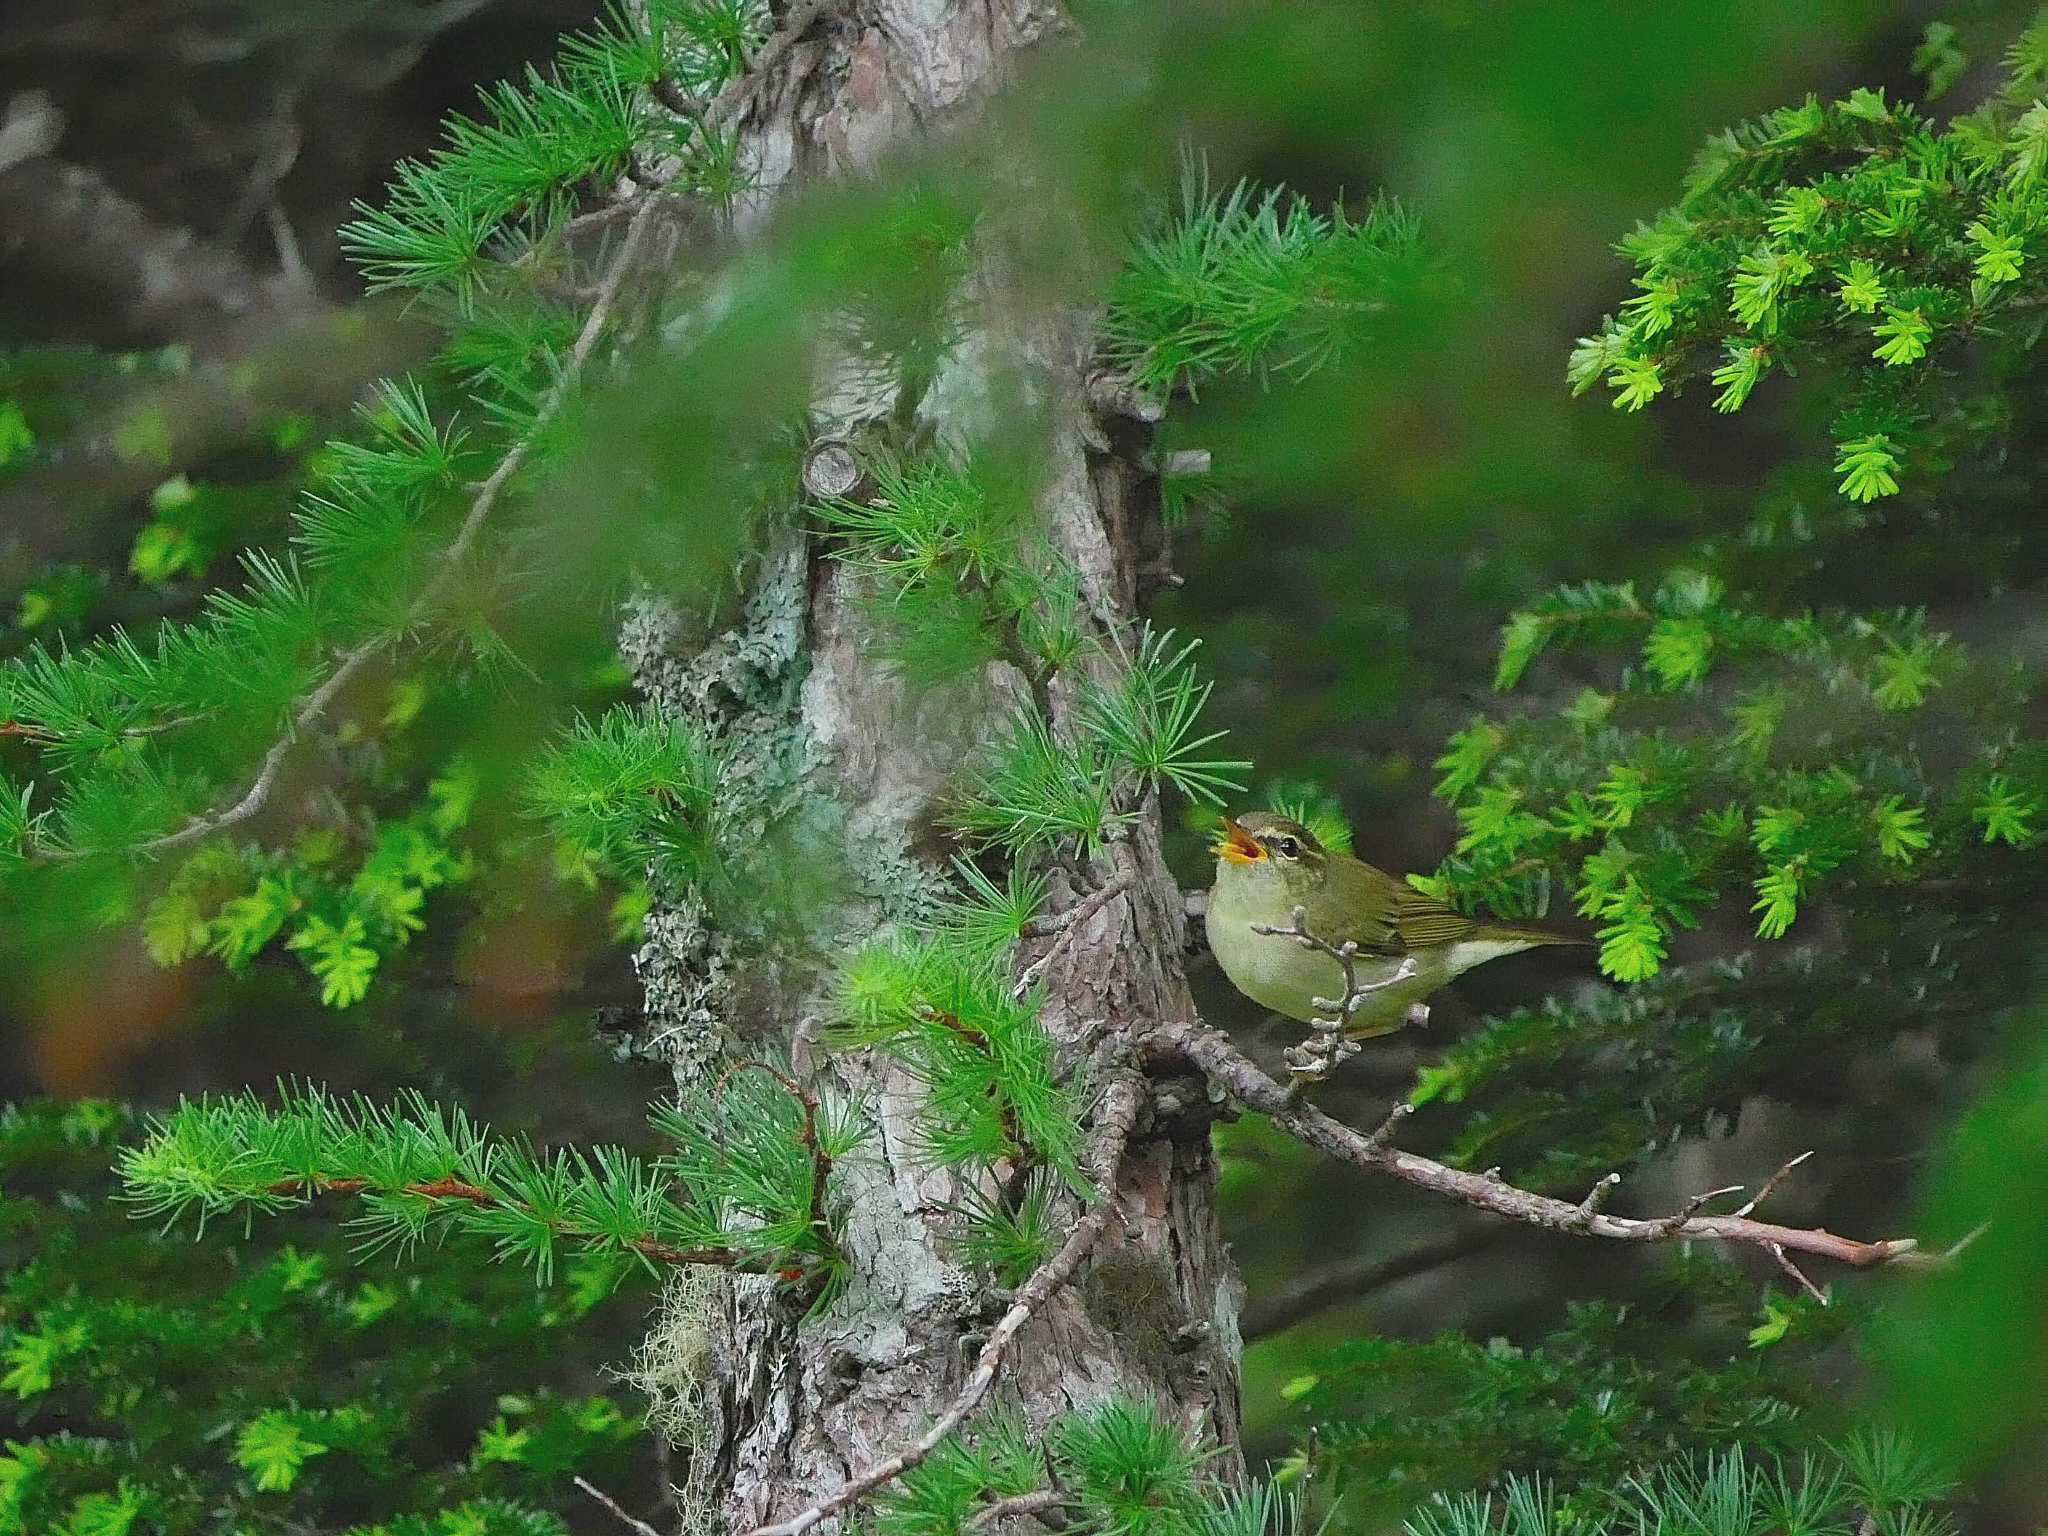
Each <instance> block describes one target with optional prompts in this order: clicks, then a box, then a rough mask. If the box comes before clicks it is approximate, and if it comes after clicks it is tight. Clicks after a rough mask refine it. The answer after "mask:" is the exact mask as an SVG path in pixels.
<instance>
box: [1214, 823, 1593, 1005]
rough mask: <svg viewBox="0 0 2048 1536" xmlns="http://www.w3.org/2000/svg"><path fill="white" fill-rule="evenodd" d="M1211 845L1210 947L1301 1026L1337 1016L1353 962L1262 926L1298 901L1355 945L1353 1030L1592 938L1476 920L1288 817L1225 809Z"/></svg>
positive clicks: (1309, 922) (1318, 923) (1336, 942)
mask: <svg viewBox="0 0 2048 1536" xmlns="http://www.w3.org/2000/svg"><path fill="white" fill-rule="evenodd" d="M1213 851H1214V853H1215V854H1216V884H1215V885H1214V886H1213V887H1212V888H1211V889H1210V891H1209V908H1208V917H1207V922H1208V930H1209V947H1210V948H1211V949H1213V950H1214V951H1215V952H1216V959H1217V961H1218V963H1220V964H1221V965H1222V967H1223V974H1224V975H1226V976H1228V977H1229V978H1230V982H1231V985H1232V986H1234V987H1236V988H1237V990H1238V991H1240V992H1242V993H1244V995H1245V996H1246V997H1249V998H1250V999H1251V1000H1252V1001H1253V1002H1255V1003H1260V1004H1263V1005H1264V1006H1265V1007H1268V1008H1271V1009H1272V1010H1273V1011H1274V1012H1276V1013H1282V1014H1285V1015H1286V1016H1287V1017H1288V1018H1290V1019H1299V1020H1301V1021H1302V1022H1303V1023H1307V1022H1309V1021H1311V1020H1313V1019H1315V1018H1317V1017H1318V1016H1319V1015H1321V1016H1328V1015H1329V1013H1330V1010H1328V1009H1319V1008H1317V1007H1316V1002H1315V1000H1316V999H1317V998H1325V999H1332V1000H1334V999H1339V998H1342V997H1343V995H1344V970H1343V967H1342V965H1341V964H1340V963H1339V962H1338V961H1337V960H1336V958H1335V957H1333V956H1331V955H1328V954H1324V953H1323V952H1322V951H1320V950H1317V949H1313V948H1310V947H1307V946H1305V945H1303V944H1302V943H1301V942H1300V941H1299V940H1298V939H1295V938H1293V937H1291V936H1289V935H1288V934H1287V933H1285V932H1284V931H1283V932H1281V933H1259V932H1257V931H1255V929H1256V928H1257V927H1268V928H1278V929H1282V930H1285V929H1289V928H1291V927H1293V925H1294V909H1295V908H1296V907H1300V908H1301V909H1302V910H1303V913H1304V917H1303V921H1302V927H1303V928H1304V929H1305V930H1306V931H1307V932H1308V933H1311V934H1313V935H1315V937H1316V938H1318V939H1321V940H1322V941H1323V942H1324V943H1326V944H1329V945H1331V946H1333V947H1341V946H1343V945H1344V944H1346V943H1352V944H1356V945H1357V946H1358V955H1357V959H1356V961H1355V962H1354V966H1355V973H1356V976H1357V979H1358V982H1359V985H1360V988H1361V990H1363V989H1364V988H1367V987H1370V988H1372V989H1373V990H1371V991H1369V992H1366V994H1365V997H1364V1001H1363V1002H1362V1003H1361V1004H1360V1006H1359V1007H1358V1009H1357V1011H1356V1012H1354V1013H1353V1014H1352V1015H1351V1020H1350V1023H1349V1024H1348V1025H1347V1027H1346V1028H1345V1030H1344V1033H1345V1034H1346V1035H1347V1036H1348V1037H1349V1038H1351V1039H1364V1038H1366V1037H1368V1036H1371V1035H1384V1034H1388V1033H1390V1032H1392V1031H1393V1030H1396V1029H1399V1028H1400V1027H1401V1025H1402V1024H1403V1022H1405V1021H1406V1019H1407V1018H1408V1012H1409V1009H1410V1008H1411V1007H1412V1006H1413V1005H1414V1004H1416V1003H1419V1002H1421V1001H1422V1000H1423V999H1424V998H1425V997H1428V996H1429V995H1430V994H1431V993H1432V992H1435V991H1436V990H1437V989H1438V988H1439V987H1442V986H1444V985H1445V984H1446V983H1448V982H1450V981H1451V980H1453V979H1454V978H1456V977H1458V976H1460V975H1463V974H1464V973H1465V972H1466V971H1469V970H1471V969H1472V967H1473V966H1475V965H1484V964H1485V963H1486V962H1487V961H1489V960H1497V959H1499V958H1500V957H1501V956H1502V955H1514V954H1519V953H1521V952H1522V951H1523V950H1525V949H1534V948H1536V947H1537V946H1538V945H1542V944H1583V943H1585V942H1586V941H1585V940H1584V939H1575V938H1571V937H1568V936H1566V935H1564V934H1559V933H1548V932H1545V931H1544V930H1543V929H1541V928H1520V927H1512V926H1502V925H1499V924H1494V923H1481V922H1476V921H1474V920H1473V919H1472V918H1469V917H1466V916H1465V915H1464V914H1462V913H1460V912H1457V911H1455V910H1453V909H1452V908H1450V907H1447V906H1445V905H1444V904H1443V903H1442V902H1440V901H1438V900H1436V899H1435V898H1434V897H1431V896H1425V895H1424V894H1423V893H1422V892H1421V891H1418V890H1416V889H1415V888H1414V887H1413V886H1411V885H1410V884H1408V882H1407V881H1405V880H1397V879H1395V878H1394V877H1393V876H1392V875H1390V874H1387V873H1386V872H1385V871H1384V870H1378V869H1374V868H1373V867H1372V866H1371V865H1370V864H1366V863H1363V862H1361V861H1360V860H1358V859H1354V858H1352V857H1351V856H1350V855H1349V854H1344V853H1333V852H1331V851H1330V850H1329V849H1327V848H1325V847H1323V845H1322V844H1321V843H1319V842H1317V841H1316V839H1315V837H1314V836H1313V835H1312V834H1311V833H1310V832H1309V830H1308V828H1306V827H1304V826H1303V825H1302V824H1301V823H1300V822H1298V821H1290V820H1288V819H1287V818H1286V817H1284V816H1274V815H1270V814H1268V813H1266V812H1263V811H1258V812H1250V813H1248V814H1246V815H1244V816H1240V817H1237V818H1235V819H1232V818H1231V817H1228V816H1226V817H1225V818H1224V819H1223V830H1222V832H1221V834H1220V835H1219V836H1218V838H1217V840H1216V843H1215V845H1214V849H1213Z"/></svg>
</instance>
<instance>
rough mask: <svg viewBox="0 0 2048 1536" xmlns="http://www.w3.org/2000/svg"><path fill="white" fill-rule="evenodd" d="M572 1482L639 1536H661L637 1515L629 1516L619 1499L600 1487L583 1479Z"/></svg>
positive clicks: (575, 1479) (572, 1479) (574, 1479)
mask: <svg viewBox="0 0 2048 1536" xmlns="http://www.w3.org/2000/svg"><path fill="white" fill-rule="evenodd" d="M570 1481H572V1482H573V1483H575V1485H576V1486H577V1487H578V1488H581V1489H582V1490H583V1491H584V1492H585V1493H587V1494H589V1495H590V1496H591V1497H592V1498H593V1499H595V1500H597V1502H598V1503H600V1504H602V1505H603V1506H604V1507H605V1508H606V1509H608V1510H610V1511H611V1512H612V1513H613V1514H615V1515H617V1516H618V1517H619V1519H620V1520H622V1521H624V1522H625V1523H626V1524H627V1525H628V1526H631V1527H632V1528H633V1529H634V1530H635V1531H637V1532H638V1533H639V1536H661V1532H659V1531H657V1530H656V1529H655V1528H654V1527H653V1526H651V1525H649V1524H648V1523H647V1522H646V1521H645V1520H642V1519H640V1518H639V1517H638V1516H637V1515H629V1514H627V1513H626V1511H625V1508H624V1506H623V1505H621V1504H620V1503H619V1501H618V1500H617V1499H615V1498H613V1497H612V1496H611V1495H610V1494H608V1493H606V1492H605V1491H604V1490H603V1489H602V1488H600V1487H598V1486H597V1485H596V1484H595V1483H589V1482H586V1481H584V1480H583V1479H582V1478H581V1477H575V1478H571V1479H570Z"/></svg>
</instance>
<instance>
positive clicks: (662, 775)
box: [526, 707, 723, 881]
mask: <svg viewBox="0 0 2048 1536" xmlns="http://www.w3.org/2000/svg"><path fill="white" fill-rule="evenodd" d="M722 769H723V757H722V754H721V753H720V750H719V747H718V745H717V743H715V742H713V741H711V740H710V739H709V738H708V737H706V736H705V734H704V733H703V732H702V731H701V730H699V729H698V728H697V727H696V726H694V725H692V724H690V723H689V722H688V721H683V720H669V719H663V718H661V717H660V716H658V715H656V714H654V713H653V712H652V711H650V710H647V709H629V708H625V707H620V708H615V709H612V710H608V711H607V712H606V713H605V714H603V715H601V716H600V717H598V718H597V719H596V720H594V721H593V720H582V721H578V722H577V724H576V726H575V727H574V728H573V729H572V730H571V731H570V733H569V735H568V737H567V739H566V740H564V741H563V742H561V743H560V744H559V745H557V746H555V747H553V748H552V749H550V750H549V751H548V752H547V753H546V754H545V755H544V756H543V757H542V758H541V759H540V760H539V761H538V762H537V763H536V764H535V765H534V767H533V770H532V773H531V775H530V777H529V778H528V781H527V786H526V793H527V799H528V802H529V804H530V805H531V807H532V809H533V811H534V813H535V814H536V815H538V816H540V817H542V818H543V819H544V820H546V821H547V822H548V823H549V824H550V825H551V826H552V827H553V828H554V830H555V833H556V835H557V836H558V837H559V838H560V839H561V842H562V846H563V851H564V853H565V855H566V856H567V858H568V859H569V860H570V861H572V862H573V863H574V864H575V865H578V866H582V867H588V868H591V869H594V870H599V871H602V872H603V873H605V874H607V875H610V876H611V877H613V878H614V879H624V880H628V881H637V880H639V879H640V878H641V877H642V876H643V875H644V874H645V872H646V870H647V868H648V866H649V865H651V864H658V865H660V866H662V867H663V868H664V869H665V870H666V871H667V872H669V873H671V874H673V875H676V876H678V877H680V878H685V879H688V878H703V877H705V876H706V875H708V874H710V873H712V872H714V871H715V870H716V869H717V867H718V861H719V859H720V857H721V853H722V850H721V846H720V838H719V821H718V804H717V793H718V787H719V778H720V775H721V772H722Z"/></svg>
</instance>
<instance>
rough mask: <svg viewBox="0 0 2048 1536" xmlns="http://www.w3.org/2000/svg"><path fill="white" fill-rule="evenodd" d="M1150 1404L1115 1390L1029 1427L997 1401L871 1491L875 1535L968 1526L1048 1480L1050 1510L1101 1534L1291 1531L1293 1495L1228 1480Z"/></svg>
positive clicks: (924, 1534) (906, 1535)
mask: <svg viewBox="0 0 2048 1536" xmlns="http://www.w3.org/2000/svg"><path fill="white" fill-rule="evenodd" d="M1207 1460H1208V1457H1207V1454H1206V1453H1205V1452H1204V1451H1203V1449H1202V1448H1200V1447H1199V1446H1196V1445H1193V1444H1190V1443H1189V1442H1188V1440H1187V1439H1186V1438H1185V1436H1184V1435H1183V1434H1182V1433H1181V1431H1180V1430H1179V1429H1177V1428H1175V1427H1174V1426H1173V1425H1172V1424H1171V1423H1169V1422H1168V1421H1167V1420H1166V1419H1165V1418H1163V1417H1162V1416H1161V1415H1160V1413H1159V1412H1158V1410H1157V1409H1155V1408H1153V1407H1152V1406H1151V1405H1149V1404H1142V1403H1137V1402H1131V1401H1126V1400H1122V1399H1114V1398H1113V1399H1111V1400H1109V1401H1108V1402H1105V1403H1103V1404H1101V1405H1100V1406H1098V1407H1095V1408H1091V1409H1085V1410H1080V1411H1077V1412H1074V1413H1071V1414H1068V1415H1067V1416H1065V1417H1064V1418H1062V1419H1060V1420H1058V1421H1057V1422H1055V1423H1054V1424H1052V1425H1050V1426H1048V1427H1047V1428H1046V1429H1043V1430H1039V1431H1033V1430H1032V1429H1031V1428H1030V1427H1029V1426H1028V1425H1026V1424H1025V1423H1024V1422H1023V1421H1022V1420H1021V1419H1020V1418H1019V1417H1017V1416H1016V1415H1015V1414H1013V1413H1001V1412H999V1413H994V1414H991V1415H989V1416H988V1417H987V1418H985V1419H984V1420H983V1421H982V1422H981V1423H980V1424H979V1425H977V1426H976V1427H975V1428H974V1429H973V1430H971V1431H968V1432H963V1433H962V1434H959V1435H955V1436H953V1437H952V1438H950V1439H948V1440H946V1441H944V1442H942V1443H941V1444H940V1446H939V1448H938V1449H937V1450H936V1451H934V1452H933V1453H932V1455H931V1456H930V1457H929V1458H927V1459H926V1460H925V1462H924V1463H923V1465H921V1466H919V1467H916V1468H914V1469H913V1470H912V1471H911V1472H909V1473H908V1474H907V1475H906V1476H905V1477H904V1478H903V1480H902V1482H901V1483H900V1484H898V1485H897V1486H896V1487H894V1488H892V1489H890V1490H889V1491H888V1492H886V1493H885V1494H883V1495H882V1496H881V1498H880V1499H879V1500H878V1508H877V1512H876V1517H875V1529H876V1530H877V1531H878V1532H879V1533H881V1536H963V1533H965V1532H968V1531H971V1530H973V1529H976V1528H977V1527H976V1526H975V1524H974V1521H975V1517H976V1516H977V1515H978V1514H980V1513H981V1512H982V1511H984V1510H986V1509H987V1508H988V1507H989V1505H991V1504H993V1503H995V1502H996V1501H997V1500H1000V1499H1008V1498H1018V1497H1022V1496H1024V1495H1028V1494H1035V1493H1040V1492H1050V1493H1054V1494H1056V1495H1057V1497H1055V1498H1054V1499H1053V1501H1052V1505H1051V1512H1052V1513H1053V1514H1055V1515H1056V1516H1058V1517H1061V1518H1062V1519H1063V1521H1064V1523H1067V1524H1071V1525H1072V1526H1073V1527H1074V1528H1075V1529H1079V1530H1084V1531H1096V1532H1101V1533H1103V1536H1293V1533H1294V1532H1296V1531H1297V1530H1299V1528H1300V1518H1299V1516H1300V1511H1299V1507H1298V1505H1297V1503H1296V1501H1295V1500H1293V1499H1292V1498H1290V1497H1288V1496H1287V1495H1285V1494H1284V1493H1281V1492H1279V1491H1277V1490H1276V1489H1274V1488H1273V1487H1272V1485H1270V1484H1268V1483H1264V1482H1255V1483H1253V1484H1251V1485H1250V1486H1248V1487H1233V1486H1231V1485H1229V1484H1227V1483H1225V1482H1224V1481H1222V1480H1221V1479H1219V1478H1216V1477H1214V1476H1212V1475H1210V1474H1209V1472H1208V1471H1207V1468H1206V1465H1205V1464H1206V1462H1207Z"/></svg>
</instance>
